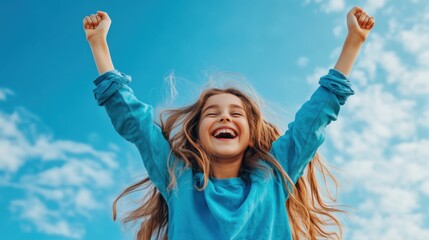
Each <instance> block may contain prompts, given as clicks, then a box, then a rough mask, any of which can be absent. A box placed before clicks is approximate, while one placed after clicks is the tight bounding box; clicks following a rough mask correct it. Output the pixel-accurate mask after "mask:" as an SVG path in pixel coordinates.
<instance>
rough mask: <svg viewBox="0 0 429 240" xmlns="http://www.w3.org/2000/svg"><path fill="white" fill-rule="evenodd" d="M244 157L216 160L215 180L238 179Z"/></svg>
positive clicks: (214, 167) (214, 163)
mask: <svg viewBox="0 0 429 240" xmlns="http://www.w3.org/2000/svg"><path fill="white" fill-rule="evenodd" d="M242 160H243V156H242V155H241V156H239V157H237V158H233V159H214V161H213V176H214V177H215V178H236V177H238V175H239V172H240V168H241V162H242Z"/></svg>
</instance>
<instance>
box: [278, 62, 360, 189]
mask: <svg viewBox="0 0 429 240" xmlns="http://www.w3.org/2000/svg"><path fill="white" fill-rule="evenodd" d="M319 84H320V86H319V88H318V89H317V90H316V91H315V92H314V93H313V95H312V96H311V98H310V100H308V101H307V102H306V103H304V105H303V106H302V107H301V108H300V109H299V110H298V112H297V113H296V115H295V119H294V121H293V122H291V123H289V124H288V130H287V131H286V132H285V134H284V135H282V136H281V137H279V138H278V139H277V140H276V141H274V142H273V144H272V148H271V153H272V154H273V156H274V157H275V158H276V159H277V160H278V161H279V163H280V164H281V165H282V167H283V169H284V170H285V171H286V173H287V174H288V175H289V177H290V178H291V179H292V181H293V182H295V183H296V181H298V179H299V178H300V177H301V176H302V174H303V172H304V169H305V167H306V166H307V164H308V163H309V162H310V161H311V160H312V159H313V157H314V156H315V154H316V151H317V149H318V148H319V146H320V145H321V144H322V143H323V141H324V139H325V128H326V126H328V125H329V123H330V122H331V121H335V120H336V119H337V117H338V113H339V111H340V106H341V105H344V103H345V102H346V100H347V98H348V97H349V96H350V95H353V94H354V92H353V90H352V89H351V84H350V81H349V79H348V78H347V77H346V76H344V75H343V74H342V73H341V72H339V71H337V70H335V69H331V70H329V72H328V74H327V75H325V76H323V77H321V78H320V81H319Z"/></svg>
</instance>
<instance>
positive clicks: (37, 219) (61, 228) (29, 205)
mask: <svg viewBox="0 0 429 240" xmlns="http://www.w3.org/2000/svg"><path fill="white" fill-rule="evenodd" d="M10 207H11V210H12V211H13V212H15V213H16V214H17V215H18V218H19V219H21V220H24V221H27V222H30V223H31V226H30V229H32V227H33V226H34V227H35V228H36V230H37V231H39V232H43V233H47V234H49V235H57V236H64V237H69V238H75V239H79V238H81V237H82V236H83V235H84V233H85V231H84V229H83V228H82V227H79V228H76V227H72V226H70V224H69V223H68V222H67V221H65V220H62V219H64V218H65V216H61V213H60V212H57V211H52V210H50V209H49V207H47V206H46V205H45V204H44V203H43V202H42V201H41V200H39V199H38V198H33V197H31V198H28V199H26V200H14V201H12V202H11V205H10Z"/></svg>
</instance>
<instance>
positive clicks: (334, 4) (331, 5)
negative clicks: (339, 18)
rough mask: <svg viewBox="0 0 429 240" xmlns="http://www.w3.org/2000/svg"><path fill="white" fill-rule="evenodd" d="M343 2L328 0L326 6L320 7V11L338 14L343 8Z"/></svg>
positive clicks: (340, 0) (341, 0) (342, 0)
mask: <svg viewBox="0 0 429 240" xmlns="http://www.w3.org/2000/svg"><path fill="white" fill-rule="evenodd" d="M345 5H346V4H345V2H344V0H329V1H328V2H327V3H326V4H323V5H322V9H323V10H324V11H325V12H327V13H330V12H340V11H342V10H343V9H344V7H345Z"/></svg>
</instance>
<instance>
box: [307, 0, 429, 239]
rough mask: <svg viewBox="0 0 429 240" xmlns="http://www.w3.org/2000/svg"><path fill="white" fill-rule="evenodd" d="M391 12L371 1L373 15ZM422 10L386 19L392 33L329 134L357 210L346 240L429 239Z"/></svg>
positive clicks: (374, 36)
mask: <svg viewBox="0 0 429 240" xmlns="http://www.w3.org/2000/svg"><path fill="white" fill-rule="evenodd" d="M418 3H419V2H417V1H413V4H418ZM404 4H405V3H404ZM364 7H365V6H364ZM383 8H384V9H387V8H389V2H387V1H367V2H366V8H365V9H366V10H367V11H368V12H370V10H371V11H381V9H383ZM397 9H400V8H399V7H398V6H397ZM420 9H421V11H420V12H415V13H414V14H413V15H409V14H407V13H406V12H405V11H404V12H402V11H400V10H395V9H394V10H390V11H385V12H384V13H383V14H384V15H385V17H386V19H387V21H388V24H387V26H386V27H387V28H386V29H383V28H381V27H380V28H379V29H377V30H376V31H374V32H373V33H371V35H370V37H369V39H368V42H366V43H365V45H364V48H363V49H362V51H361V54H360V57H359V59H358V62H357V63H356V64H355V67H354V69H353V72H352V75H351V79H352V81H353V84H354V86H355V90H356V92H357V94H356V95H355V96H353V97H351V98H350V99H349V101H348V103H347V106H346V107H345V108H344V109H343V110H342V113H341V117H340V119H339V121H337V122H336V123H334V125H335V126H332V127H331V128H329V130H328V131H329V135H330V136H329V138H328V139H330V140H328V142H330V143H331V144H332V145H333V146H334V148H335V149H336V151H337V152H336V153H335V154H332V151H330V153H331V154H332V156H328V158H329V159H334V160H337V161H336V162H337V163H338V164H339V165H340V168H341V169H343V170H345V171H346V176H345V180H346V182H347V183H348V185H347V187H346V188H344V190H345V192H344V193H343V197H342V198H343V199H347V201H350V202H352V203H353V206H356V210H355V211H352V212H351V214H352V217H351V218H350V220H348V221H347V223H346V225H347V232H346V236H345V238H346V239H429V229H428V228H427V227H428V226H427V222H428V221H429V218H428V217H427V216H428V214H429V210H428V209H427V201H428V196H429V173H428V172H427V169H429V162H428V161H427V159H429V148H428V146H429V136H428V134H427V133H428V126H429V125H428V123H427V119H428V118H429V113H428V112H429V111H428V109H429V101H428V100H429V99H428V96H429V95H428V94H429V81H428V79H429V71H428V70H427V69H428V68H427V66H428V65H427V64H428V59H429V53H428V50H427V42H429V28H428V27H427V26H429V25H428V24H429V19H428V18H425V17H424V16H427V7H424V6H422V7H421V8H420ZM334 31H337V30H334ZM334 51H336V50H334ZM336 55H337V54H336ZM320 69H321V68H316V69H315V70H314V74H311V75H309V77H308V79H311V78H313V76H315V75H317V74H319V72H320ZM325 69H326V68H325Z"/></svg>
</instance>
